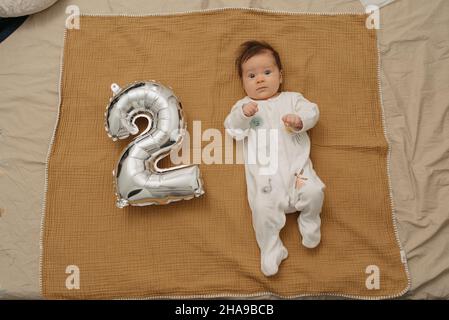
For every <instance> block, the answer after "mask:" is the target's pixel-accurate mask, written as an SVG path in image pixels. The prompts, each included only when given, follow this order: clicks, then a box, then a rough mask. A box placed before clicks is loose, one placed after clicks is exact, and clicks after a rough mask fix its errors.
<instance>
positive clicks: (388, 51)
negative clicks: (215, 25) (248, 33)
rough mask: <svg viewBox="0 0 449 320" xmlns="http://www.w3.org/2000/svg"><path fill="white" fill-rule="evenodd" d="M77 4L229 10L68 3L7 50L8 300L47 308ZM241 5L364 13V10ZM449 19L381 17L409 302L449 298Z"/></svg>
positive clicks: (3, 66)
mask: <svg viewBox="0 0 449 320" xmlns="http://www.w3.org/2000/svg"><path fill="white" fill-rule="evenodd" d="M73 4H75V5H77V6H78V7H79V8H80V10H81V12H82V13H91V14H94V13H106V14H114V13H115V14H123V13H127V14H144V13H148V14H150V13H159V12H180V11H189V10H201V9H207V8H218V7H223V6H224V1H201V0H197V1H189V2H184V1H153V2H151V3H147V2H145V1H135V0H134V1H127V2H126V3H120V1H95V2H91V1H83V0H79V1H70V2H69V1H65V0H61V1H58V2H57V3H56V4H55V5H54V6H52V7H50V8H49V9H47V10H45V11H43V12H41V13H38V14H35V15H32V16H30V17H29V18H28V19H27V20H26V21H25V23H24V24H23V25H22V26H21V27H20V28H19V29H18V30H17V31H16V32H15V33H14V34H12V35H11V36H10V37H8V38H7V39H6V40H5V41H4V42H2V43H1V44H0V87H1V88H2V89H1V92H2V102H1V103H0V115H1V116H0V299H11V298H41V294H40V284H39V260H40V259H39V255H40V248H39V242H40V231H41V230H40V229H41V214H42V201H43V192H44V184H45V164H46V159H47V153H48V147H49V143H50V139H51V135H52V133H53V128H54V124H55V121H56V115H57V109H58V89H59V76H60V60H61V48H62V45H63V33H64V22H65V20H66V18H67V16H68V15H67V14H66V13H65V11H66V7H67V6H68V5H73ZM233 6H238V7H249V6H251V7H257V8H264V9H271V10H282V11H303V12H307V11H313V12H350V11H357V12H363V11H364V8H363V6H362V5H361V4H360V2H359V1H358V0H335V1H325V0H322V1H321V0H319V1H312V0H303V1H301V2H299V3H297V1H235V2H233ZM448 10H449V3H448V2H447V1H445V0H433V1H426V2H424V1H420V0H410V1H404V0H396V1H394V2H393V3H390V4H388V5H386V6H385V7H383V8H382V9H381V11H380V27H381V29H380V30H379V31H378V36H379V46H380V53H381V64H382V66H381V76H382V77H381V80H382V81H381V85H382V98H383V105H384V112H385V118H386V129H387V136H388V139H389V140H390V143H391V162H390V165H391V183H392V185H391V187H392V190H393V200H394V205H395V209H396V217H397V225H398V232H399V236H400V239H401V242H402V244H403V246H404V249H405V251H406V254H407V258H408V264H409V269H410V275H411V285H412V287H411V290H410V292H409V293H408V294H406V296H405V297H404V298H408V299H430V298H440V299H448V298H449V242H448V241H447V239H448V236H449V223H448V222H449V209H448V207H447V205H445V203H447V198H448V196H449V153H448V150H449V140H447V139H445V137H447V136H448V135H449V132H448V130H449V112H448V109H449V105H448V101H449V90H448V89H449V88H448V86H449V72H448V70H449V60H448V58H449V31H448V30H449V28H448V25H449V16H447V15H446V16H445V15H444V12H448ZM81 28H82V26H81Z"/></svg>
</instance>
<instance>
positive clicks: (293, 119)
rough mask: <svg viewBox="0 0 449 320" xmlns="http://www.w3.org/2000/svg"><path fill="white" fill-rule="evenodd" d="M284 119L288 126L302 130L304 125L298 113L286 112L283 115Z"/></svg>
mask: <svg viewBox="0 0 449 320" xmlns="http://www.w3.org/2000/svg"><path fill="white" fill-rule="evenodd" d="M282 121H284V125H285V126H286V127H287V128H292V129H294V130H296V131H298V130H301V129H302V127H303V123H302V120H301V118H300V117H299V116H297V115H296V114H291V113H290V114H286V115H285V116H283V117H282Z"/></svg>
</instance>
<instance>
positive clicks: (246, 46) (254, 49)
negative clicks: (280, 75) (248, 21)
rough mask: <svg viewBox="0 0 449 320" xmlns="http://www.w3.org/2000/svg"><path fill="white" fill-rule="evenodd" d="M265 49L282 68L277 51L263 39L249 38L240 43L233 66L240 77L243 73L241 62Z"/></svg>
mask: <svg viewBox="0 0 449 320" xmlns="http://www.w3.org/2000/svg"><path fill="white" fill-rule="evenodd" d="M266 51H269V52H271V54H272V55H273V58H274V60H275V61H276V65H277V66H278V68H279V70H282V63H281V58H280V57H279V53H278V52H277V51H276V50H274V48H273V47H272V46H270V45H269V44H268V43H266V42H265V41H257V40H249V41H246V42H244V43H242V44H241V45H240V47H239V50H238V55H237V58H236V59H235V67H236V69H237V71H238V73H239V77H240V79H241V78H242V75H243V71H242V65H243V63H245V62H246V61H248V59H250V58H252V57H254V56H255V55H257V54H259V53H262V52H266Z"/></svg>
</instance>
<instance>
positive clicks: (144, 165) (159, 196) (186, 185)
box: [105, 80, 204, 208]
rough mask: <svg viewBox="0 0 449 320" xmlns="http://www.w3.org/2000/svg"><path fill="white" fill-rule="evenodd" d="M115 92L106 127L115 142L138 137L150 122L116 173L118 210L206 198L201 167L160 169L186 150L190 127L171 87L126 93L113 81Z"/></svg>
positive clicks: (147, 84) (147, 86)
mask: <svg viewBox="0 0 449 320" xmlns="http://www.w3.org/2000/svg"><path fill="white" fill-rule="evenodd" d="M111 89H112V92H113V97H112V98H111V99H110V102H109V104H108V106H107V109H106V113H105V118H106V119H105V129H106V131H107V133H108V136H109V137H110V138H112V140H114V141H116V140H117V139H126V138H128V137H129V135H130V134H131V135H135V134H137V133H138V132H139V128H138V127H137V126H136V124H135V121H136V119H137V118H139V117H145V118H147V119H148V126H147V128H146V129H145V130H144V131H143V132H142V133H141V134H140V135H139V136H138V137H136V138H135V139H134V140H133V141H132V142H131V143H130V144H128V146H127V147H126V148H125V150H124V151H123V153H122V154H121V156H120V159H119V161H118V163H117V166H116V168H115V170H114V171H113V175H114V178H115V187H116V195H117V207H119V208H123V207H125V206H127V205H134V206H144V205H150V204H167V203H170V202H173V201H179V200H189V199H192V198H194V197H199V196H201V195H202V194H204V189H203V180H202V179H201V174H200V170H199V168H198V166H196V165H183V166H176V167H172V168H169V169H160V168H158V167H157V163H158V161H159V160H161V159H162V158H164V157H165V156H167V155H168V154H169V153H170V151H171V150H172V149H176V148H179V147H180V146H181V144H182V140H183V138H184V135H185V131H186V126H187V125H186V122H185V119H184V115H183V111H182V106H181V103H180V101H179V99H178V98H177V97H176V96H175V94H174V93H173V91H172V90H171V88H167V87H165V86H164V85H162V84H160V83H158V82H156V81H154V80H152V81H142V82H136V83H133V84H131V85H129V86H127V87H126V88H124V89H122V88H120V87H119V86H118V85H117V84H115V83H114V84H112V85H111Z"/></svg>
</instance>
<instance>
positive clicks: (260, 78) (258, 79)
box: [256, 75, 265, 82]
mask: <svg viewBox="0 0 449 320" xmlns="http://www.w3.org/2000/svg"><path fill="white" fill-rule="evenodd" d="M264 80H265V77H264V76H263V75H259V76H257V80H256V81H257V82H262V81H264Z"/></svg>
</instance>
